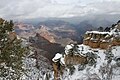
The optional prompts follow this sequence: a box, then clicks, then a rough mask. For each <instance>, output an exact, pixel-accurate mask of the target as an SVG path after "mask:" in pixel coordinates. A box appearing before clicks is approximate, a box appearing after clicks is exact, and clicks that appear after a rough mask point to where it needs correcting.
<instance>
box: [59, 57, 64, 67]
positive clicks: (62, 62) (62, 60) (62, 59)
mask: <svg viewBox="0 0 120 80" xmlns="http://www.w3.org/2000/svg"><path fill="white" fill-rule="evenodd" d="M60 63H61V64H63V65H65V61H64V58H63V57H62V58H61V59H60Z"/></svg>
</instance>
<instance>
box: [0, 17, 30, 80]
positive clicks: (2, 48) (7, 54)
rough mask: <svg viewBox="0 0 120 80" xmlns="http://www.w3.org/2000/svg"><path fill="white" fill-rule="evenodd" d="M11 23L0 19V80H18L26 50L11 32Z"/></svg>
mask: <svg viewBox="0 0 120 80" xmlns="http://www.w3.org/2000/svg"><path fill="white" fill-rule="evenodd" d="M13 26H14V24H13V21H12V20H11V21H6V20H3V19H2V18H0V79H3V80H19V79H20V77H21V75H22V72H23V69H22V66H23V62H22V60H23V57H24V56H25V54H26V53H27V50H28V49H27V48H25V47H22V44H21V40H20V39H17V36H16V34H15V32H13V30H14V28H13Z"/></svg>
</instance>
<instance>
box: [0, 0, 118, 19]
mask: <svg viewBox="0 0 120 80" xmlns="http://www.w3.org/2000/svg"><path fill="white" fill-rule="evenodd" d="M119 4H120V1H119V0H1V2H0V17H3V18H7V19H26V18H38V17H74V16H85V15H89V14H93V15H94V14H120V9H119V8H120V5H119Z"/></svg>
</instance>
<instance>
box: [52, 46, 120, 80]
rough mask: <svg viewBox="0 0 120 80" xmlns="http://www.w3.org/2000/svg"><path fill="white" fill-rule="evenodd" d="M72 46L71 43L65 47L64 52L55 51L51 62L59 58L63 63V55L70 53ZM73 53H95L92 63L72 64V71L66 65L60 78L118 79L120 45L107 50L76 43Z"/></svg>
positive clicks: (86, 79) (64, 79)
mask: <svg viewBox="0 0 120 80" xmlns="http://www.w3.org/2000/svg"><path fill="white" fill-rule="evenodd" d="M73 47H74V45H73V44H70V45H67V46H66V47H65V54H60V53H57V54H56V55H55V57H54V58H53V59H52V61H53V62H57V61H59V60H60V63H61V64H64V65H65V61H64V56H65V55H68V54H70V53H69V51H70V50H71V49H72V48H73ZM75 49H76V50H75V51H74V53H75V55H82V56H87V55H88V53H94V54H96V55H97V58H96V59H95V61H96V63H95V64H94V65H92V66H91V65H89V64H86V65H80V64H78V65H72V66H73V67H74V70H73V73H72V74H70V73H71V70H70V69H69V68H68V67H66V69H65V70H64V72H63V75H62V76H61V79H62V80H88V79H91V80H119V79H120V75H119V74H120V65H119V63H120V61H119V59H120V46H114V47H112V48H110V49H109V50H102V49H93V48H90V47H89V46H86V45H83V44H82V45H77V47H76V48H75Z"/></svg>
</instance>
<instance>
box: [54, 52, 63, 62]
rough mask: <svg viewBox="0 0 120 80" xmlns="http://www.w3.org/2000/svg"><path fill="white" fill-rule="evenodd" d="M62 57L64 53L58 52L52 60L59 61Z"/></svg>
mask: <svg viewBox="0 0 120 80" xmlns="http://www.w3.org/2000/svg"><path fill="white" fill-rule="evenodd" d="M61 57H62V54H60V53H57V54H56V55H55V57H54V58H53V59H52V61H53V62H57V61H58V59H60V58H61Z"/></svg>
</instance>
